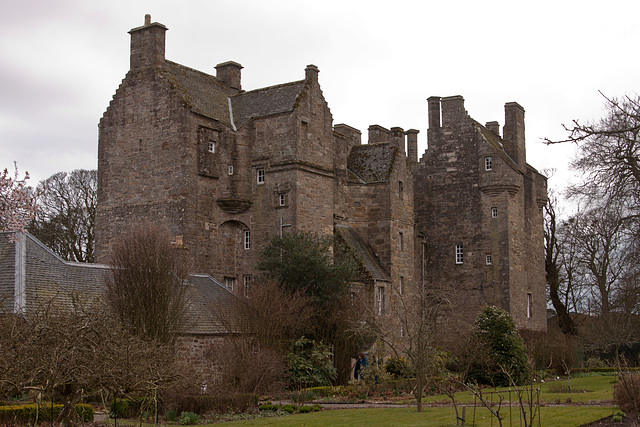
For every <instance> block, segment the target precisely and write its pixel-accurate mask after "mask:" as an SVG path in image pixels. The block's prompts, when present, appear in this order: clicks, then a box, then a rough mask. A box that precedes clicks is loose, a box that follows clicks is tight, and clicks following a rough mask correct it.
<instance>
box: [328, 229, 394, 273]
mask: <svg viewBox="0 0 640 427" xmlns="http://www.w3.org/2000/svg"><path fill="white" fill-rule="evenodd" d="M335 230H336V233H338V235H339V236H340V237H341V238H342V240H343V241H344V242H345V243H346V244H347V245H348V246H349V247H350V248H351V249H352V250H353V251H354V252H355V254H356V257H357V258H358V259H359V260H360V262H361V263H362V266H363V267H364V268H365V269H366V270H367V272H368V273H369V274H370V275H371V278H372V279H375V280H383V281H391V277H390V276H389V273H387V272H386V271H385V269H384V267H382V264H381V263H380V261H379V260H378V258H377V257H376V254H375V253H374V252H373V249H371V247H370V246H369V245H368V244H367V243H366V242H365V241H364V240H363V239H362V237H360V236H359V235H358V233H356V232H355V230H353V229H352V228H351V227H349V226H347V225H336V227H335Z"/></svg>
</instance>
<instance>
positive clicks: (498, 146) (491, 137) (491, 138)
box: [474, 120, 521, 172]
mask: <svg viewBox="0 0 640 427" xmlns="http://www.w3.org/2000/svg"><path fill="white" fill-rule="evenodd" d="M474 122H475V123H476V124H477V125H478V126H479V128H480V134H481V135H482V137H483V138H484V139H485V140H486V141H487V142H488V143H489V145H491V146H492V147H493V148H494V149H495V150H496V152H497V153H498V155H499V156H500V157H501V158H502V159H503V160H504V161H505V163H506V164H508V165H509V166H511V168H513V169H514V170H516V171H520V172H521V170H520V166H518V164H517V163H516V162H515V161H514V160H513V159H512V158H511V156H509V155H508V154H507V152H506V151H504V145H502V141H501V139H500V137H499V136H498V135H496V134H495V133H493V132H492V131H490V130H489V129H487V128H486V127H484V126H482V125H481V124H480V123H478V122H476V121H475V120H474Z"/></svg>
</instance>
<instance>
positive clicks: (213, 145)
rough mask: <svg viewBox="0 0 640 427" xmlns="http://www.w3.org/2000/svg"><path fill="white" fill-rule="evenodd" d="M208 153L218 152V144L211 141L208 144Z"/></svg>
mask: <svg viewBox="0 0 640 427" xmlns="http://www.w3.org/2000/svg"><path fill="white" fill-rule="evenodd" d="M207 151H209V152H210V153H215V152H216V143H215V142H214V141H211V140H209V142H207Z"/></svg>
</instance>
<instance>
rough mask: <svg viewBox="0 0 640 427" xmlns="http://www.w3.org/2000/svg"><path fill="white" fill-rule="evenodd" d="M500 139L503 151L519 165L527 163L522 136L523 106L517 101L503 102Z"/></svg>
mask: <svg viewBox="0 0 640 427" xmlns="http://www.w3.org/2000/svg"><path fill="white" fill-rule="evenodd" d="M502 132H503V137H502V141H503V144H504V151H506V153H507V154H508V155H509V157H511V158H512V159H513V161H515V162H516V163H517V164H518V165H519V166H520V167H524V166H525V165H526V164H527V156H526V148H525V138H524V108H522V106H520V105H519V104H518V103H517V102H508V103H506V104H504V128H503V131H502Z"/></svg>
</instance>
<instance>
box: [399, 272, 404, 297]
mask: <svg viewBox="0 0 640 427" xmlns="http://www.w3.org/2000/svg"><path fill="white" fill-rule="evenodd" d="M403 292H404V277H402V276H400V281H399V282H398V293H399V294H400V295H402V293H403Z"/></svg>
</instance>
